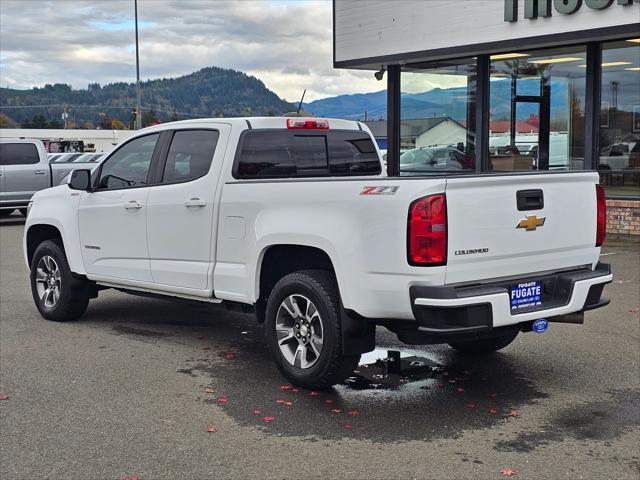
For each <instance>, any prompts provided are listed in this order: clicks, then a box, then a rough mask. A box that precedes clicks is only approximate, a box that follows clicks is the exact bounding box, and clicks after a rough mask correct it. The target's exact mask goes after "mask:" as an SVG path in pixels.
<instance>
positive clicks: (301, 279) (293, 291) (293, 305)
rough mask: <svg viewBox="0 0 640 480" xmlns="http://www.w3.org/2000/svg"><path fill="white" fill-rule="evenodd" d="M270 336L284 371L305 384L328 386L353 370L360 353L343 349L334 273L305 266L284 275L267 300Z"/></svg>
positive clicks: (268, 334)
mask: <svg viewBox="0 0 640 480" xmlns="http://www.w3.org/2000/svg"><path fill="white" fill-rule="evenodd" d="M265 327H266V337H267V343H268V346H269V349H270V351H271V354H272V356H273V358H274V360H275V362H276V365H277V366H278V369H279V370H280V371H281V372H282V374H283V375H284V376H285V377H287V379H289V380H290V381H291V382H292V383H293V384H295V385H298V386H301V387H305V388H318V389H320V388H329V387H331V386H333V385H335V384H337V383H340V382H342V381H343V380H344V379H345V378H347V377H348V376H349V375H351V374H352V373H353V370H354V369H355V368H356V366H357V365H358V361H359V360H360V355H344V354H343V353H342V335H341V323H340V295H339V293H338V286H337V284H336V280H335V277H334V275H333V274H332V273H330V272H326V271H323V270H306V271H301V272H295V273H291V274H289V275H286V276H285V277H283V278H282V279H281V280H280V281H279V282H278V283H277V284H276V285H275V287H274V288H273V290H272V291H271V294H270V295H269V299H268V301H267V309H266V321H265Z"/></svg>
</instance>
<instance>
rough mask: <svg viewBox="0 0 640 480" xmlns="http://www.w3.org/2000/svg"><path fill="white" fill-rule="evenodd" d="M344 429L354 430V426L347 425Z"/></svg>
mask: <svg viewBox="0 0 640 480" xmlns="http://www.w3.org/2000/svg"><path fill="white" fill-rule="evenodd" d="M344 429H345V430H353V425H351V424H350V423H345V425H344Z"/></svg>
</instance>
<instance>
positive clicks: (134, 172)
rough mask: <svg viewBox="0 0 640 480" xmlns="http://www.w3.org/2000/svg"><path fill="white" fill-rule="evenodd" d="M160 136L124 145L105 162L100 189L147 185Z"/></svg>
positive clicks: (139, 139) (135, 140)
mask: <svg viewBox="0 0 640 480" xmlns="http://www.w3.org/2000/svg"><path fill="white" fill-rule="evenodd" d="M159 136H160V134H158V133H154V134H152V135H146V136H144V137H139V138H136V139H134V140H131V141H130V142H128V143H126V144H125V145H123V146H122V147H121V148H119V149H118V150H116V152H115V153H114V154H113V155H111V157H109V158H108V159H107V160H105V162H104V164H103V166H102V170H101V172H100V179H99V180H98V185H97V187H98V188H130V187H139V186H141V185H146V183H147V176H148V174H149V168H150V166H151V158H152V157H153V151H154V149H155V147H156V143H157V142H158V138H159Z"/></svg>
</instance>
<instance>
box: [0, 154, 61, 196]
mask: <svg viewBox="0 0 640 480" xmlns="http://www.w3.org/2000/svg"><path fill="white" fill-rule="evenodd" d="M0 148H1V149H2V150H1V153H0V157H1V158H2V165H3V171H2V177H3V178H4V180H3V181H4V195H3V199H2V200H3V201H5V202H6V203H15V204H16V205H18V204H20V205H21V206H26V205H27V203H29V200H30V199H31V197H32V196H33V194H34V193H36V192H37V191H39V190H44V189H45V188H48V187H50V186H51V178H50V173H49V165H48V163H46V160H45V161H44V162H41V161H40V158H41V157H40V153H39V152H38V147H36V145H35V144H34V143H31V142H16V143H3V144H2V145H1V146H0ZM43 154H44V152H43Z"/></svg>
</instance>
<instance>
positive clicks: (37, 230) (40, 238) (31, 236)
mask: <svg viewBox="0 0 640 480" xmlns="http://www.w3.org/2000/svg"><path fill="white" fill-rule="evenodd" d="M45 240H59V241H60V245H62V249H63V251H64V243H63V242H62V235H61V234H60V230H58V229H57V228H56V227H54V226H53V225H34V226H32V227H31V228H29V231H28V232H27V258H28V259H29V264H31V260H32V259H33V254H34V253H35V251H36V248H38V245H40V244H41V243H42V242H44V241H45Z"/></svg>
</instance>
